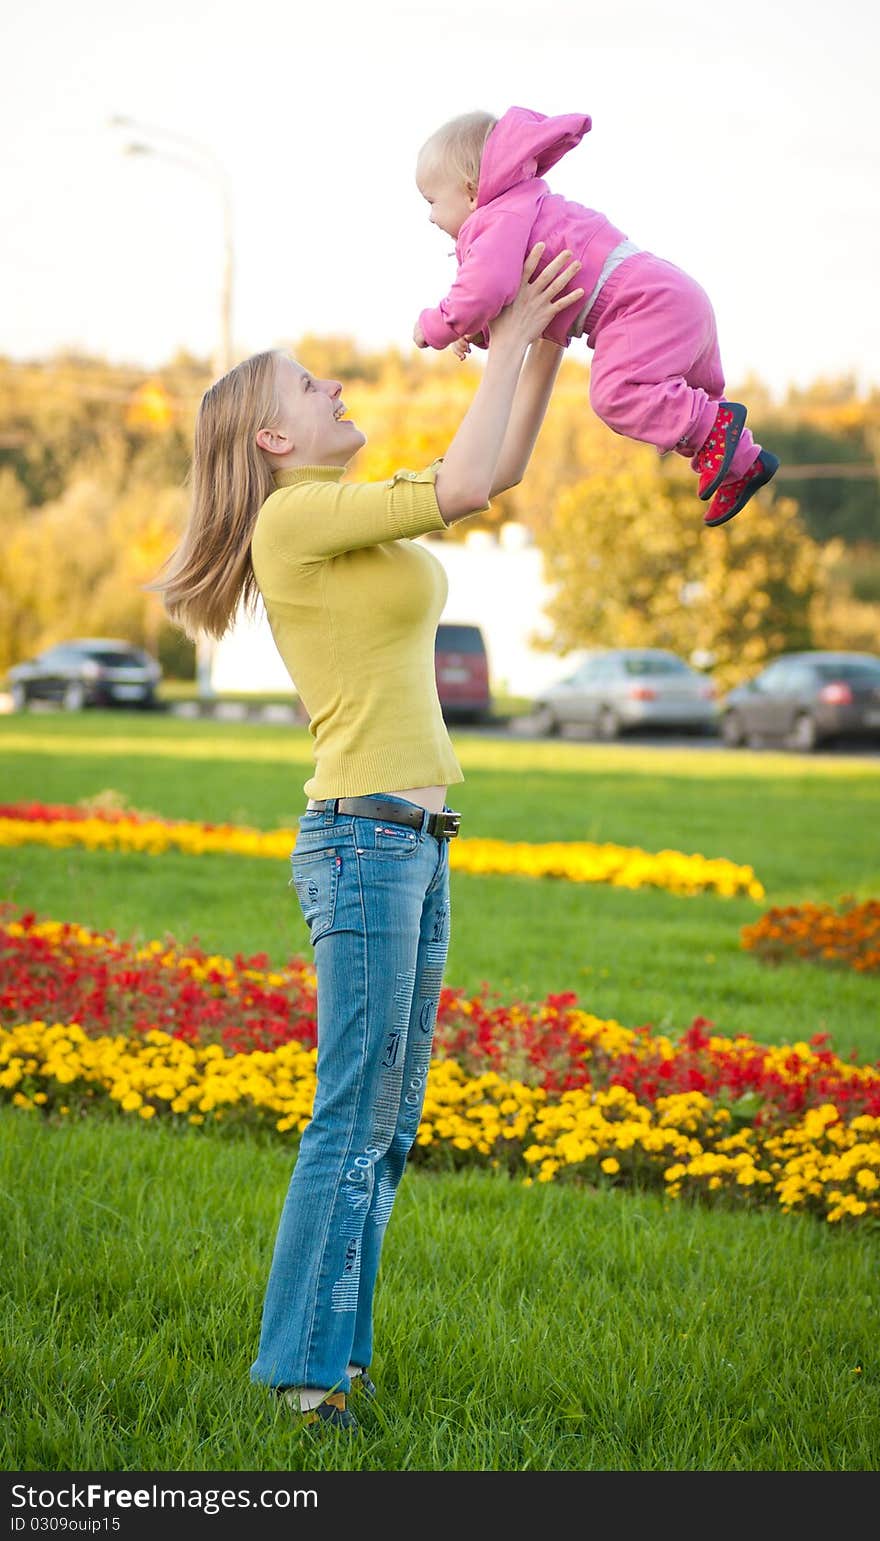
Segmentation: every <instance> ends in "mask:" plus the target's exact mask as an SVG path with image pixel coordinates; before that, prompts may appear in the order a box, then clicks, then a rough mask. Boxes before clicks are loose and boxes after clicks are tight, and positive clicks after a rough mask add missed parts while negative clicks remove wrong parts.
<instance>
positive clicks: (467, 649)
mask: <svg viewBox="0 0 880 1541" xmlns="http://www.w3.org/2000/svg"><path fill="white" fill-rule="evenodd" d="M434 669H435V673H436V677H437V695H438V696H439V698H440V707H441V710H442V712H443V716H444V718H445V719H446V720H447V721H452V720H453V719H456V720H458V721H461V722H486V721H488V719H489V718H490V717H491V715H492V694H491V690H490V685H489V657H488V654H487V651H486V642H485V638H484V637H483V633H482V631H481V630H480V628H479V626H473V625H470V624H463V623H459V622H452V621H441V622H440V625H439V626H438V627H437V636H436V639H435V642H434Z"/></svg>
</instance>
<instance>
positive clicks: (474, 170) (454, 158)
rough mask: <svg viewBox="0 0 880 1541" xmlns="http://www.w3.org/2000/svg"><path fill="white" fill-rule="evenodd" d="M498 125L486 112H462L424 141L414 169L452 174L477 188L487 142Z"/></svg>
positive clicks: (495, 119)
mask: <svg viewBox="0 0 880 1541" xmlns="http://www.w3.org/2000/svg"><path fill="white" fill-rule="evenodd" d="M497 122H498V119H497V118H493V117H492V114H491V113H489V112H463V113H461V114H460V116H459V117H457V118H450V119H449V121H448V123H442V124H441V125H440V127H439V128H438V129H436V130H435V132H434V133H433V134H432V135H431V137H430V138H429V139H426V140H425V143H424V144H423V145H422V148H421V149H420V151H419V155H418V161H417V166H418V167H421V168H422V170H424V171H427V170H429V169H430V170H434V169H438V170H442V171H448V172H451V173H452V174H453V175H454V176H457V177H459V178H460V179H461V181H462V182H472V183H473V184H474V186H475V187H476V185H477V183H478V182H479V180H480V162H481V161H482V158H483V150H484V148H485V144H486V140H487V139H488V137H489V135H490V133H491V132H492V129H493V128H494V127H495V124H496V123H497Z"/></svg>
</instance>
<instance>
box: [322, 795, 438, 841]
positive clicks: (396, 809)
mask: <svg viewBox="0 0 880 1541" xmlns="http://www.w3.org/2000/svg"><path fill="white" fill-rule="evenodd" d="M328 808H329V809H332V810H333V812H334V813H351V814H353V815H354V817H355V818H356V819H381V820H382V822H383V823H384V824H406V825H408V827H409V828H410V829H421V827H422V822H423V820H424V817H425V810H424V809H423V808H417V807H416V805H415V803H413V804H412V805H411V806H409V807H408V806H407V805H406V804H404V803H400V802H393V801H391V800H390V799H388V798H385V797H378V796H377V797H328V798H325V799H324V801H323V802H310V803H309V812H310V813H326V812H327V810H328ZM460 824H461V814H460V813H454V812H453V811H452V809H449V810H448V811H447V812H444V813H429V814H428V822H427V824H426V825H425V828H426V830H427V832H428V834H429V835H433V836H434V838H435V839H436V840H453V839H454V838H455V836H456V835H457V834H458V830H459V825H460Z"/></svg>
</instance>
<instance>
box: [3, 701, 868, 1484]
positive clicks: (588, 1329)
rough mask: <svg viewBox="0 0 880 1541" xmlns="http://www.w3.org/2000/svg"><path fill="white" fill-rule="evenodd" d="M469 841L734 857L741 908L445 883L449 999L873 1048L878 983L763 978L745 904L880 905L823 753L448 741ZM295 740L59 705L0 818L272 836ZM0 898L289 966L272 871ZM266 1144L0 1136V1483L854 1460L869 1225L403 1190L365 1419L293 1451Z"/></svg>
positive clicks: (152, 872) (80, 879)
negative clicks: (107, 815) (142, 814)
mask: <svg viewBox="0 0 880 1541" xmlns="http://www.w3.org/2000/svg"><path fill="white" fill-rule="evenodd" d="M453 737H454V740H455V744H456V748H457V750H458V752H459V756H460V758H461V760H462V764H463V766H464V769H465V773H466V776H467V780H466V782H465V783H464V784H463V785H462V786H461V787H456V788H454V789H453V791H452V795H451V799H450V800H451V801H452V803H453V805H454V806H456V807H458V808H460V809H461V810H462V812H463V813H464V816H465V824H464V829H465V831H466V833H467V834H468V835H486V836H501V837H504V838H508V839H528V840H550V839H564V840H575V839H592V840H609V841H615V842H619V843H621V844H625V845H629V844H634V845H642V846H644V847H645V848H646V849H648V850H660V849H663V848H672V849H678V850H682V851H685V852H694V851H700V852H702V853H703V854H704V855H707V856H716V855H717V856H727V857H730V858H732V859H734V860H737V861H740V862H748V863H751V864H752V865H753V866H754V867H755V869H756V871H757V873H758V875H759V877H760V878H761V879H762V881H763V882H764V884H765V886H766V888H767V899H766V901H765V903H764V904H754V903H752V902H750V901H747V900H739V899H738V900H723V899H719V898H715V897H712V896H706V897H700V898H694V899H683V898H676V897H674V896H672V895H670V894H666V893H662V892H659V891H654V890H649V889H645V890H641V891H639V892H635V893H629V892H625V891H617V890H615V889H612V888H610V887H607V886H604V885H588V884H587V885H578V884H568V883H562V882H556V881H553V880H545V881H534V880H529V879H526V878H521V879H513V878H510V879H502V878H488V877H487V878H476V877H470V876H467V875H464V874H454V877H453V939H452V946H451V950H450V960H449V966H448V969H447V976H446V977H447V982H448V983H450V984H454V985H463V986H465V987H467V988H477V987H478V986H479V984H480V982H481V981H482V980H487V981H488V982H489V983H490V985H491V986H492V987H493V988H496V989H498V990H499V991H500V993H501V995H502V996H503V997H504V998H505V999H512V998H514V997H516V996H519V997H523V998H526V999H528V1000H537V999H540V998H541V997H542V996H543V995H544V994H546V993H547V992H548V991H551V990H553V991H555V990H560V989H566V988H568V989H573V990H575V991H576V993H577V994H578V996H579V997H580V999H581V1000H582V1002H583V1004H584V1005H585V1006H586V1007H588V1008H589V1009H590V1010H593V1011H595V1012H597V1013H598V1014H599V1015H602V1016H615V1017H617V1018H618V1019H619V1020H621V1021H623V1022H625V1023H627V1024H631V1025H632V1024H635V1023H638V1022H643V1021H653V1022H655V1023H657V1024H663V1025H666V1026H668V1027H671V1028H677V1027H680V1026H684V1025H685V1024H686V1023H688V1022H689V1021H690V1020H691V1019H692V1017H693V1016H694V1015H696V1014H698V1013H699V1014H702V1015H704V1016H708V1017H710V1018H711V1019H712V1020H714V1021H715V1022H716V1023H717V1024H718V1026H719V1028H720V1029H722V1030H724V1031H727V1032H732V1031H735V1030H743V1031H748V1032H752V1033H754V1035H755V1036H756V1037H757V1038H759V1039H760V1040H761V1041H764V1042H782V1041H786V1040H789V1041H792V1040H797V1039H800V1038H804V1037H807V1036H809V1034H810V1033H812V1032H814V1031H817V1030H822V1029H824V1030H827V1031H829V1032H831V1034H832V1037H833V1040H834V1044H835V1047H837V1048H838V1050H839V1051H841V1052H842V1051H846V1050H848V1049H849V1048H850V1047H854V1048H855V1049H857V1051H858V1052H859V1055H860V1057H861V1058H863V1059H872V1060H874V1059H877V1058H878V1057H880V1015H878V1011H877V983H876V978H875V979H874V980H873V981H872V980H870V979H868V978H861V979H860V978H858V977H857V976H855V975H851V974H845V973H838V972H833V973H832V972H830V971H827V970H823V969H821V968H819V967H817V966H814V965H802V966H791V967H786V968H782V969H778V970H775V971H768V970H767V969H765V968H762V967H761V966H760V965H759V964H758V963H757V962H756V961H755V960H754V958H753V957H751V956H750V955H749V954H747V953H745V952H743V951H742V950H741V949H740V946H739V930H740V927H741V926H742V925H743V924H744V923H745V922H746V921H747V920H751V919H754V918H756V917H757V916H758V915H759V914H760V913H761V912H762V909H763V908H765V907H766V906H769V905H770V904H773V903H786V902H797V901H803V900H806V899H814V900H827V901H832V902H833V901H835V900H836V899H837V898H839V897H840V896H841V895H843V894H854V895H857V896H858V897H863V898H864V897H869V896H875V895H876V894H877V893H878V892H880V842H878V841H877V840H876V838H875V835H874V833H873V832H874V831H876V829H877V828H878V827H880V774H878V770H877V769H876V768H875V767H874V765H873V764H872V763H871V762H869V761H864V762H862V761H858V760H855V759H849V758H847V757H845V756H840V757H837V756H834V757H831V756H828V757H816V758H815V759H811V760H800V759H797V758H795V757H793V756H786V755H781V754H780V755H774V754H752V753H745V754H741V755H740V754H736V755H731V754H729V753H727V752H725V751H722V750H711V749H702V748H701V749H699V750H695V751H693V752H688V751H685V750H682V751H678V750H672V749H657V750H653V749H647V748H645V749H642V748H638V749H637V748H635V747H631V746H613V745H611V746H604V745H591V744H590V745H588V744H574V743H556V744H554V743H538V744H532V743H525V742H516V741H505V740H501V739H489V738H481V737H480V736H478V735H475V734H467V733H463V732H462V733H458V732H455V733H454V734H453ZM309 764H310V749H309V740H308V735H307V734H306V733H305V732H303V731H302V730H297V729H286V728H275V727H263V726H259V727H257V726H248V727H241V728H238V727H234V728H233V727H230V726H229V725H228V724H220V723H214V722H209V721H204V722H203V721H187V722H186V723H183V722H181V721H180V720H174V719H170V718H163V717H156V718H147V717H142V716H140V715H139V714H136V713H118V714H117V713H112V714H110V713H108V714H99V713H94V714H92V713H89V714H86V715H83V716H82V717H81V718H67V717H64V716H61V715H58V716H55V715H52V714H34V716H33V717H26V718H19V717H16V718H7V719H5V720H0V800H2V801H12V800H16V799H20V798H38V799H42V800H45V801H70V800H76V799H78V798H82V797H86V796H90V795H94V794H95V793H97V792H99V791H102V790H107V789H113V790H116V791H118V792H121V793H123V794H124V795H125V796H126V797H127V798H128V799H129V800H130V801H131V802H132V803H133V804H135V805H137V806H139V807H142V808H150V809H154V810H156V811H157V812H160V813H162V814H165V815H168V816H172V817H179V818H196V819H198V818H203V819H210V820H233V821H240V822H244V823H250V824H254V825H258V826H261V827H263V828H272V827H275V826H277V825H279V824H293V823H294V821H295V819H296V817H297V815H298V813H299V811H300V809H301V807H302V805H303V801H304V798H303V792H302V782H303V781H304V780H305V778H306V776H307V774H308V766H309ZM0 874H2V878H0V893H2V894H3V896H4V897H6V898H9V899H12V900H13V901H14V902H15V903H17V904H21V905H24V906H27V907H30V908H33V909H35V910H37V911H38V912H39V913H40V914H44V915H50V916H54V917H58V918H62V919H64V918H70V919H77V920H81V921H83V922H85V923H86V924H90V925H93V926H96V927H99V928H113V929H115V930H116V931H117V933H118V934H119V935H121V936H133V937H138V938H147V937H152V936H158V935H162V934H163V933H166V932H170V933H172V934H174V935H175V936H176V937H177V938H178V939H179V940H181V941H186V940H187V939H189V938H192V937H194V936H198V938H199V939H200V941H201V942H202V943H203V945H206V946H209V947H211V948H215V949H217V950H219V951H222V952H227V953H232V952H235V951H238V950H241V951H244V952H255V951H267V952H268V953H269V954H270V956H271V957H272V958H273V960H275V961H277V962H281V961H282V960H284V959H285V958H287V957H288V956H290V954H291V953H292V952H300V953H306V952H307V943H306V935H305V928H304V925H303V923H302V920H301V918H300V915H299V912H298V910H297V908H296V905H295V902H294V900H293V897H292V894H291V892H290V890H289V889H288V884H287V879H288V872H287V869H286V865H285V863H283V862H278V863H276V862H271V861H247V860H243V859H239V858H234V857H222V856H218V857H207V856H206V857H202V858H186V857H183V856H178V855H168V856H163V857H154V858H149V857H135V856H130V857H127V856H113V855H106V854H101V853H89V852H84V851H77V850H68V851H63V852H50V851H47V850H42V849H40V848H38V847H24V848H22V849H20V850H0ZM291 1162H292V1151H291V1149H290V1147H288V1146H283V1145H281V1144H279V1145H277V1146H273V1145H271V1144H269V1143H267V1142H265V1141H259V1142H257V1141H253V1140H251V1141H247V1140H244V1139H241V1138H230V1137H227V1138H223V1137H209V1136H205V1135H203V1134H196V1133H180V1132H176V1131H171V1130H166V1129H162V1128H153V1127H147V1126H144V1125H142V1124H141V1123H139V1122H138V1123H135V1124H132V1123H127V1122H118V1123H112V1122H106V1123H105V1122H85V1121H83V1122H80V1123H78V1124H76V1125H71V1126H65V1125H63V1124H62V1125H61V1126H60V1127H52V1128H48V1127H46V1126H45V1125H44V1124H43V1123H42V1122H41V1121H40V1119H39V1118H38V1117H37V1116H35V1115H31V1114H24V1113H19V1112H17V1111H15V1110H11V1109H8V1108H7V1109H4V1110H2V1112H0V1235H2V1238H3V1272H2V1286H0V1287H2V1295H0V1301H2V1304H0V1311H2V1317H0V1321H2V1340H0V1341H2V1342H3V1345H4V1359H5V1364H4V1376H3V1381H2V1390H0V1411H2V1414H3V1416H2V1419H0V1453H2V1459H3V1465H4V1467H5V1468H7V1469H12V1470H67V1471H70V1470H73V1471H84V1470H90V1471H114V1470H124V1469H128V1470H132V1469H134V1470H153V1471H169V1470H173V1471H178V1470H179V1471H185V1470H205V1471H225V1470H230V1471H232V1470H236V1471H246V1470H257V1471H287V1470H296V1469H306V1470H319V1469H322V1468H326V1469H338V1468H346V1469H347V1468H358V1469H371V1470H380V1469H390V1470H401V1469H413V1470H416V1469H417V1470H438V1471H448V1470H483V1469H498V1470H524V1469H535V1470H548V1471H550V1470H559V1471H562V1470H578V1471H580V1470H584V1471H588V1470H589V1471H592V1470H620V1471H624V1470H625V1471H631V1470H633V1471H634V1470H639V1471H642V1470H698V1469H707V1470H728V1471H741V1470H755V1471H758V1470H779V1471H782V1470H785V1471H788V1470H797V1471H806V1470H828V1471H837V1470H853V1471H854V1470H874V1469H876V1466H877V1452H878V1449H880V1355H878V1349H877V1345H878V1342H880V1333H878V1325H880V1320H878V1318H880V1312H878V1303H880V1291H878V1285H877V1233H876V1231H874V1232H859V1231H857V1230H852V1231H849V1232H841V1231H837V1230H836V1229H834V1228H833V1227H828V1226H823V1225H822V1224H821V1223H819V1222H818V1221H815V1220H812V1219H807V1218H795V1217H791V1216H788V1217H786V1216H782V1215H780V1214H776V1213H762V1214H754V1215H746V1216H742V1215H739V1216H736V1215H732V1214H725V1213H721V1212H719V1213H715V1212H711V1211H707V1210H697V1209H690V1208H685V1207H683V1206H680V1205H676V1204H674V1203H667V1204H665V1203H664V1202H663V1201H662V1200H661V1199H659V1198H656V1197H653V1196H648V1195H631V1194H630V1195H618V1194H616V1193H614V1192H612V1191H603V1192H598V1193H588V1192H583V1191H577V1190H574V1189H572V1188H564V1187H557V1186H554V1185H552V1184H550V1185H535V1186H534V1187H533V1188H529V1189H525V1188H522V1187H521V1186H520V1185H518V1184H516V1183H513V1182H511V1181H509V1180H508V1179H506V1178H503V1177H491V1176H487V1175H486V1174H481V1173H472V1174H467V1173H462V1174H458V1175H449V1176H446V1175H444V1176H429V1175H426V1174H424V1173H421V1172H419V1171H417V1170H413V1171H411V1172H408V1173H407V1177H406V1180H405V1182H404V1184H403V1186H402V1188H401V1192H400V1195H399V1198H398V1201H397V1205H396V1208H395V1212H394V1217H393V1220H392V1222H391V1225H390V1227H389V1231H388V1238H387V1242H386V1248H385V1252H384V1253H383V1266H382V1274H381V1278H380V1287H379V1291H378V1297H377V1323H376V1326H377V1339H376V1342H377V1351H376V1356H375V1360H374V1371H375V1375H376V1378H377V1380H378V1381H379V1384H380V1389H381V1393H382V1396H381V1400H380V1404H379V1406H378V1407H376V1408H375V1409H373V1410H367V1411H365V1412H364V1414H363V1421H364V1438H363V1439H362V1440H360V1441H358V1442H357V1443H356V1445H355V1446H354V1447H350V1446H349V1445H347V1444H344V1443H343V1444H341V1445H340V1444H338V1443H336V1442H334V1441H332V1440H331V1442H330V1443H329V1444H328V1445H326V1446H324V1445H322V1446H320V1447H318V1448H315V1447H314V1446H312V1445H311V1444H309V1445H303V1444H302V1442H301V1439H302V1436H300V1435H299V1434H297V1433H296V1431H295V1430H293V1429H292V1428H291V1427H290V1425H289V1423H288V1422H287V1421H286V1419H285V1417H284V1416H283V1414H281V1413H280V1411H279V1409H278V1408H277V1407H276V1405H275V1403H274V1401H273V1399H272V1398H271V1397H269V1396H267V1394H266V1393H265V1392H263V1391H262V1390H261V1389H260V1388H258V1387H253V1386H251V1385H250V1384H249V1380H248V1369H249V1365H250V1362H251V1360H252V1358H253V1355H254V1353H255V1351H256V1341H257V1334H258V1330H259V1310H260V1304H261V1300H262V1292H263V1288H264V1284H265V1278H266V1272H267V1269H268V1263H269V1257H270V1253H271V1247H272V1243H273V1240H274V1233H275V1226H276V1223H277V1218H278V1213H279V1209H280V1205H281V1202H282V1200H283V1196H284V1192H285V1189H286V1185H287V1180H288V1175H289V1171H290V1166H291Z"/></svg>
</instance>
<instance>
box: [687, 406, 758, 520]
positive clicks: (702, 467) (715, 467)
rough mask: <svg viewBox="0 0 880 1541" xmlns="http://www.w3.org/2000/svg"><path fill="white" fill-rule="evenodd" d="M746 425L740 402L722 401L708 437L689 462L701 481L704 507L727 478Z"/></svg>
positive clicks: (700, 492)
mask: <svg viewBox="0 0 880 1541" xmlns="http://www.w3.org/2000/svg"><path fill="white" fill-rule="evenodd" d="M745 421H746V409H745V407H744V406H743V405H742V403H741V402H739V401H723V402H722V403H721V405H720V407H719V408H718V412H717V414H716V417H715V421H714V423H713V424H712V431H711V433H710V434H709V437H708V438H707V440H706V442H705V444H703V446H702V447H701V448H700V449H698V450H697V453H696V454H695V456H694V458H693V460H692V461H691V465H692V466H693V469H694V470H695V471H696V472H697V474H698V475H699V478H700V491H699V496H700V497H701V498H702V500H703V502H704V503H707V502H708V501H709V499H710V498H711V496H712V494H713V493H714V492H717V491H718V488H719V487H720V486H721V483H722V482H723V480H724V478H725V476H726V475H727V472H728V470H729V469H730V462H731V460H732V459H733V452H734V450H735V449H736V446H737V444H738V443H739V437H740V434H741V433H742V431H743V428H744V427H745Z"/></svg>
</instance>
